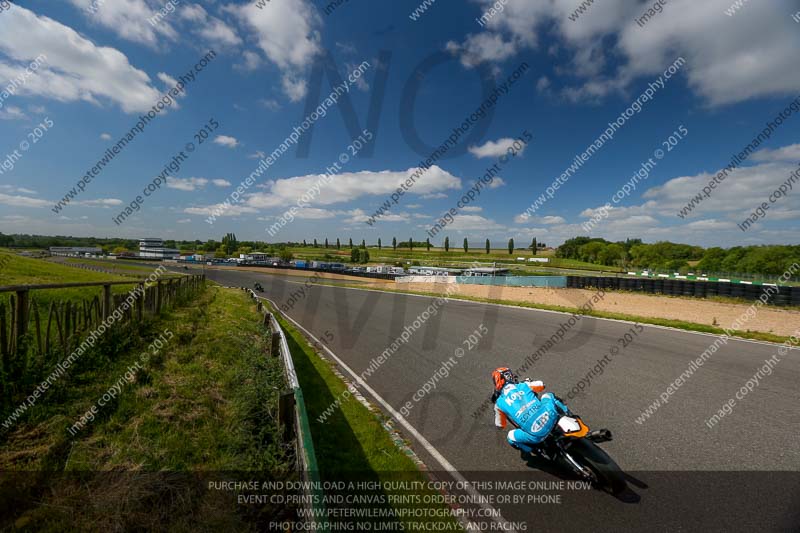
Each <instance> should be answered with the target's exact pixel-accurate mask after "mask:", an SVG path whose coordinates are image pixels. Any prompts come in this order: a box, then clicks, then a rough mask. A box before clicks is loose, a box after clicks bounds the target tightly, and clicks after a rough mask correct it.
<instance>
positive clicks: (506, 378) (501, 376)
mask: <svg viewBox="0 0 800 533" xmlns="http://www.w3.org/2000/svg"><path fill="white" fill-rule="evenodd" d="M492 381H493V382H494V390H495V391H500V390H502V389H503V387H505V386H506V385H507V384H509V383H519V378H518V377H517V375H516V374H515V373H514V372H512V371H511V369H510V368H508V367H507V366H501V367H498V368H495V369H494V371H493V372H492Z"/></svg>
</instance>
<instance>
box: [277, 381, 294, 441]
mask: <svg viewBox="0 0 800 533" xmlns="http://www.w3.org/2000/svg"><path fill="white" fill-rule="evenodd" d="M278 428H279V429H282V430H283V438H284V442H289V441H291V440H294V435H295V432H294V392H292V391H289V392H284V393H283V394H281V395H280V397H279V399H278Z"/></svg>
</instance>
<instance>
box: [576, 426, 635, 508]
mask: <svg viewBox="0 0 800 533" xmlns="http://www.w3.org/2000/svg"><path fill="white" fill-rule="evenodd" d="M568 453H569V454H570V455H571V456H572V457H574V458H575V460H576V461H578V462H579V463H581V464H582V465H584V466H586V467H587V468H588V469H589V470H591V471H592V473H593V474H594V475H595V477H596V478H597V480H596V483H597V484H598V485H599V486H600V488H602V489H604V490H607V491H608V492H610V493H611V494H614V495H617V494H620V493H621V492H623V491H624V490H625V489H626V488H627V486H628V484H627V483H626V481H625V476H624V475H623V473H622V470H621V469H620V467H619V465H617V463H616V462H614V460H613V459H612V458H611V457H610V456H609V455H608V454H607V453H606V452H605V451H603V449H602V448H600V447H599V446H598V445H596V444H595V443H593V442H591V441H588V440H586V439H578V440H576V441H575V442H573V443H572V444H571V445H570V447H569V449H568Z"/></svg>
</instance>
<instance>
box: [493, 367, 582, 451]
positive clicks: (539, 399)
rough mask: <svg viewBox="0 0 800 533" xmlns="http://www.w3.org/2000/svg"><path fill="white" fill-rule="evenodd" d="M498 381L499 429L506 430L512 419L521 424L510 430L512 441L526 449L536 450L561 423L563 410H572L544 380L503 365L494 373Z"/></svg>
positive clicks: (495, 405)
mask: <svg viewBox="0 0 800 533" xmlns="http://www.w3.org/2000/svg"><path fill="white" fill-rule="evenodd" d="M492 381H493V382H494V393H493V394H492V401H493V402H494V412H495V418H494V423H495V426H496V427H497V428H498V429H505V428H506V424H507V421H508V420H511V422H512V424H514V425H515V426H517V429H512V430H511V431H509V432H508V436H507V440H508V443H509V444H510V445H511V446H512V447H514V448H516V449H518V450H522V451H523V452H527V453H531V454H533V453H536V447H537V445H538V444H539V443H540V442H542V441H543V440H544V439H545V437H547V435H548V434H550V431H551V430H552V429H553V426H554V425H555V424H556V422H558V418H559V416H560V413H565V414H569V413H570V410H569V409H568V408H567V406H566V405H564V404H563V403H562V402H561V401H560V400H559V399H558V398H556V396H555V395H554V394H553V393H551V392H544V389H545V386H544V383H542V382H541V381H531V380H530V379H526V380H525V381H524V382H522V383H520V382H519V378H518V377H517V375H516V374H514V372H512V371H511V369H509V368H508V367H499V368H497V369H495V370H494V371H493V372H492Z"/></svg>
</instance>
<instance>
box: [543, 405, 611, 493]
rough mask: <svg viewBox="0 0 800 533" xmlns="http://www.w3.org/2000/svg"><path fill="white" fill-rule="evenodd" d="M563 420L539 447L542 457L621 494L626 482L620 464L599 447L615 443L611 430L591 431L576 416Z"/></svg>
mask: <svg viewBox="0 0 800 533" xmlns="http://www.w3.org/2000/svg"><path fill="white" fill-rule="evenodd" d="M559 414H560V415H561V417H560V418H559V419H558V423H557V424H555V425H554V426H553V430H552V431H551V432H550V434H549V435H548V436H547V437H546V438H545V439H544V440H543V441H542V442H541V443H540V444H539V450H540V451H541V452H542V455H543V456H544V457H545V458H547V459H549V460H551V461H554V462H556V463H561V465H562V466H566V467H567V468H569V469H570V470H572V471H573V472H575V473H576V474H577V475H578V476H580V477H581V478H583V479H584V480H586V481H588V482H590V483H591V484H592V485H594V486H596V487H597V488H600V489H602V490H605V491H607V492H610V493H611V494H614V495H616V494H620V493H621V492H623V491H624V490H625V489H626V487H627V483H626V481H625V476H624V474H623V473H622V470H620V468H619V466H618V465H617V463H615V462H614V460H613V459H612V458H611V457H610V456H609V455H608V454H607V453H606V452H604V451H603V450H602V449H601V448H600V447H599V446H598V445H597V444H598V443H601V442H608V441H610V440H612V438H613V437H612V435H611V431H609V430H607V429H600V430H597V431H590V430H589V427H588V426H587V425H586V424H584V423H583V420H581V418H580V417H579V416H576V415H575V414H574V413H570V414H569V416H568V415H567V414H566V413H559Z"/></svg>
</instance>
